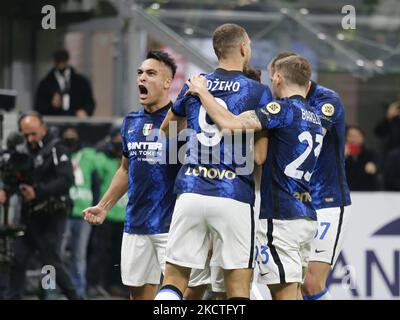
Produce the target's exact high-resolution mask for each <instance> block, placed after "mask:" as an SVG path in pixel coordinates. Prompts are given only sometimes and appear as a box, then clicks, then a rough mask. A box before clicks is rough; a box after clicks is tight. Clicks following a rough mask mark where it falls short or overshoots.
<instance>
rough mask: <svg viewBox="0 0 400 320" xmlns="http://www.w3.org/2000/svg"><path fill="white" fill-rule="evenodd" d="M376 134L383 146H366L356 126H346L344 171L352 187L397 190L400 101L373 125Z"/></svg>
mask: <svg viewBox="0 0 400 320" xmlns="http://www.w3.org/2000/svg"><path fill="white" fill-rule="evenodd" d="M375 135H376V136H377V137H378V138H379V139H380V140H381V143H382V145H384V149H383V151H382V152H377V151H375V150H373V149H370V148H369V147H368V143H366V142H365V134H364V132H363V130H362V128H360V127H358V126H350V125H349V126H348V127H347V130H346V149H345V155H346V175H347V180H348V183H349V187H350V190H353V191H379V190H385V191H400V166H399V165H398V163H400V162H399V161H400V102H399V101H394V102H392V103H391V104H390V105H389V107H388V108H387V111H386V115H385V117H384V119H382V120H381V121H379V122H378V123H377V125H376V126H375Z"/></svg>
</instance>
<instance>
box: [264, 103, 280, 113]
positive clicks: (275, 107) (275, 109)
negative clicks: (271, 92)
mask: <svg viewBox="0 0 400 320" xmlns="http://www.w3.org/2000/svg"><path fill="white" fill-rule="evenodd" d="M267 110H268V112H269V113H272V114H277V113H279V112H280V111H281V105H280V104H279V103H278V102H270V103H268V104H267Z"/></svg>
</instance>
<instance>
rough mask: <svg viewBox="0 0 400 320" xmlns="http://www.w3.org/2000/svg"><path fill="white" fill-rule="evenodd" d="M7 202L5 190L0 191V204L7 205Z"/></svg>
mask: <svg viewBox="0 0 400 320" xmlns="http://www.w3.org/2000/svg"><path fill="white" fill-rule="evenodd" d="M6 201H7V195H6V193H5V191H4V190H0V204H5V203H6Z"/></svg>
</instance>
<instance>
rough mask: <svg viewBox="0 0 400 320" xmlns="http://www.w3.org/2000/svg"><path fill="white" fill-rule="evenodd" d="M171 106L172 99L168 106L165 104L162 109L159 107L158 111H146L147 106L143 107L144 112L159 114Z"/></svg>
mask: <svg viewBox="0 0 400 320" xmlns="http://www.w3.org/2000/svg"><path fill="white" fill-rule="evenodd" d="M171 107H172V102H171V101H170V102H168V104H167V105H166V106H164V107H162V108H161V109H158V110H157V111H154V112H148V111H146V109H145V108H143V113H144V114H158V113H162V112H164V111H168V109H169V108H171Z"/></svg>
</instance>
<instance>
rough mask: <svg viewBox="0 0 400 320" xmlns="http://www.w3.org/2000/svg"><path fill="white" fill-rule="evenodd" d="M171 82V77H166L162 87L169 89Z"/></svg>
mask: <svg viewBox="0 0 400 320" xmlns="http://www.w3.org/2000/svg"><path fill="white" fill-rule="evenodd" d="M171 83H172V79H171V78H167V79H166V80H165V81H164V89H169V88H171Z"/></svg>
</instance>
